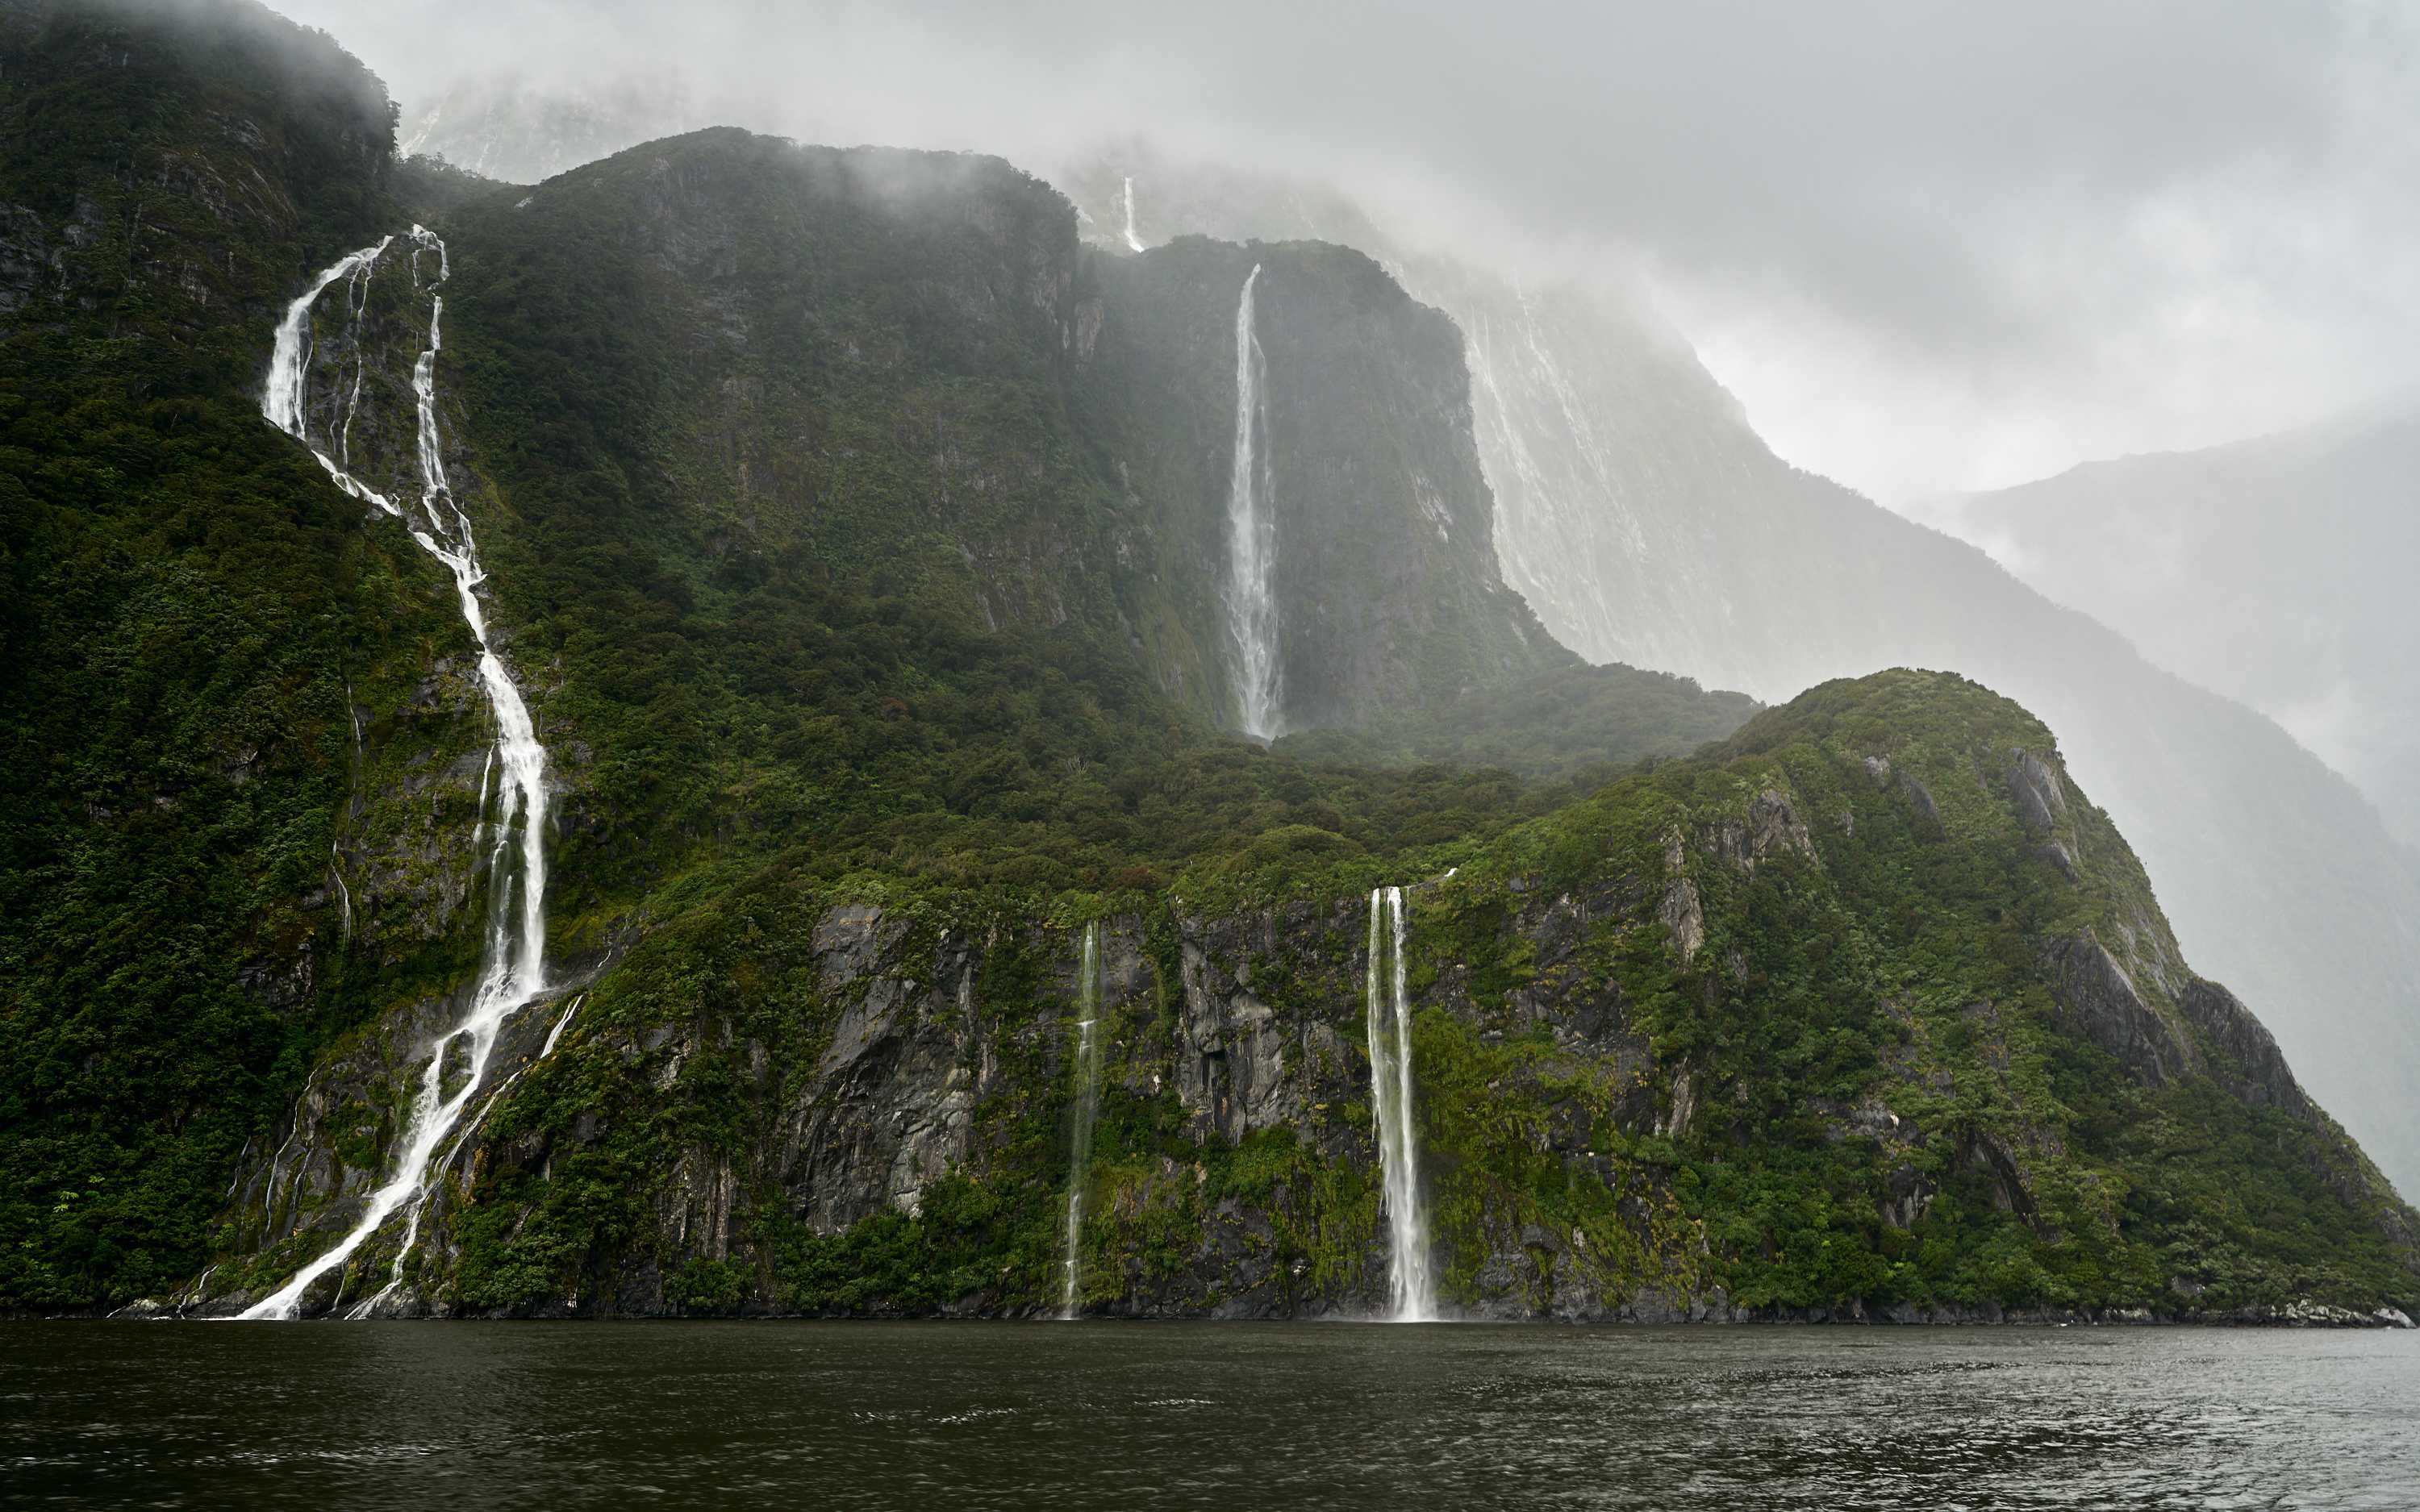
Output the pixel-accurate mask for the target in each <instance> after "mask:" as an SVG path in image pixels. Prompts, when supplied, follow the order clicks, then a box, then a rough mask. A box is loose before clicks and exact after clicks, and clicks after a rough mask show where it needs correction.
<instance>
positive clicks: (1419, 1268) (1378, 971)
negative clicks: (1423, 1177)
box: [1366, 887, 1436, 1323]
mask: <svg viewBox="0 0 2420 1512" xmlns="http://www.w3.org/2000/svg"><path fill="white" fill-rule="evenodd" d="M1390 958H1391V964H1392V966H1393V980H1392V985H1391V988H1390V987H1389V985H1388V980H1387V979H1388V970H1387V968H1388V965H1389V964H1390ZM1404 976H1405V972H1404V889H1403V888H1401V887H1373V888H1372V889H1371V892H1370V967H1369V975H1368V979H1367V982H1368V988H1367V994H1366V996H1367V1010H1368V1034H1369V1039H1370V1101H1371V1104H1372V1107H1373V1110H1374V1112H1375V1114H1376V1118H1377V1124H1378V1170H1379V1176H1380V1179H1381V1189H1382V1192H1383V1201H1384V1205H1385V1208H1386V1213H1387V1232H1388V1241H1389V1243H1388V1259H1387V1282H1388V1291H1389V1293H1390V1294H1391V1296H1392V1300H1393V1303H1394V1309H1395V1310H1394V1319H1395V1321H1397V1322H1399V1323H1427V1322H1434V1321H1435V1320H1436V1282H1435V1276H1434V1275H1433V1274H1432V1273H1431V1269H1430V1264H1429V1230H1428V1222H1427V1220H1426V1218H1425V1217H1424V1216H1423V1215H1422V1214H1421V1212H1420V1170H1419V1146H1418V1144H1417V1142H1416V1141H1415V1140H1414V1139H1413V1137H1412V1006H1411V997H1410V994H1409V991H1408V989H1407V987H1406V985H1405V982H1404Z"/></svg>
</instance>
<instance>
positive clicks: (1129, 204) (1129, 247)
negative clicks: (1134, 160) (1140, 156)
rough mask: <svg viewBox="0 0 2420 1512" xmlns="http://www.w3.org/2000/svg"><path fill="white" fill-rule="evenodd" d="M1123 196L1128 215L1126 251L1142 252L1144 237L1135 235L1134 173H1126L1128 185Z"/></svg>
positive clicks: (1126, 214)
mask: <svg viewBox="0 0 2420 1512" xmlns="http://www.w3.org/2000/svg"><path fill="white" fill-rule="evenodd" d="M1122 197H1123V198H1124V199H1125V217H1126V225H1125V231H1126V251H1128V252H1140V251H1142V238H1140V237H1139V236H1137V235H1135V224H1134V175H1132V174H1128V175H1126V187H1125V195H1124V196H1122Z"/></svg>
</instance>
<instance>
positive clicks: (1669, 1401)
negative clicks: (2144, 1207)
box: [0, 1323, 2420, 1512]
mask: <svg viewBox="0 0 2420 1512" xmlns="http://www.w3.org/2000/svg"><path fill="white" fill-rule="evenodd" d="M0 1505H7V1506H21V1505H22V1506H41V1505H50V1506H112V1507H116V1506H162V1507H182V1506H249V1507H258V1508H279V1507H307V1508H313V1509H326V1508H334V1507H411V1508H415V1509H423V1512H426V1509H430V1508H439V1507H446V1508H453V1507H464V1508H469V1507H481V1508H485V1507H575V1506H578V1507H588V1506H650V1505H654V1506H689V1505H720V1506H756V1505H762V1506H800V1507H903V1506H904V1507H913V1508H917V1509H919V1512H940V1509H945V1508H955V1507H1029V1506H1058V1507H1118V1508H1129V1507H1217V1508H1219V1509H1221V1512H1236V1509H1242V1508H1259V1507H1294V1506H1341V1507H1364V1506H1367V1507H1386V1508H1388V1509H1393V1512H1400V1509H1402V1508H1405V1507H1415V1506H1420V1507H1425V1506H1453V1507H1477V1506H1487V1507H1496V1506H1524V1507H1526V1506H1581V1507H1620V1508H1654V1509H1657V1512H1687V1509H1696V1508H1720V1509H1722V1512H1756V1509H1763V1508H1791V1509H1816V1508H1821V1509H1823V1512H1835V1509H1854V1508H1867V1507H1872V1508H1892V1509H1895V1512H1896V1509H1900V1508H1962V1507H2095V1508H2103V1507H2106V1508H2146V1507H2161V1508H2168V1507H2175V1508H2232V1507H2395V1508H2412V1507H2420V1335H2412V1334H2324V1333H2279V1332H2234V1331H2202V1330H2148V1329H2141V1330H2137V1329H2128V1330H2118V1329H2064V1330H2062V1329H2017V1328H2003V1329H1938V1330H1916V1329H1910V1330H1906V1331H1887V1330H1879V1329H1782V1328H1675V1329H1649V1328H1623V1329H1605V1330H1590V1329H1574V1328H1553V1327H1529V1328H1525V1327H1488V1326H1476V1325H1440V1326H1429V1327H1380V1326H1373V1325H1353V1324H1334V1323H1330V1324H1303V1325H1278V1324H1224V1325H1221V1324H1202V1325H1187V1324H1112V1323H1088V1324H1041V1323H1035V1324H1019V1323H976V1324H956V1323H627V1324H621V1323H569V1324H544V1323H537V1324H495V1323H488V1324H480V1323H469V1324H444V1323H423V1324H411V1323H386V1324H356V1325H345V1324H225V1323H216V1324H213V1323H183V1324H166V1323H150V1324H132V1323H127V1324H102V1323H47V1324H46V1323H26V1324H16V1325H5V1326H0Z"/></svg>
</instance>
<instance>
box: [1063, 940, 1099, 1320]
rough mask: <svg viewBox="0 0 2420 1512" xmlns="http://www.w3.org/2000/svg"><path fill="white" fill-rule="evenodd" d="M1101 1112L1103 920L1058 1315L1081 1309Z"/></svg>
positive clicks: (1082, 1038) (1083, 986) (1091, 950)
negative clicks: (1087, 1195)
mask: <svg viewBox="0 0 2420 1512" xmlns="http://www.w3.org/2000/svg"><path fill="white" fill-rule="evenodd" d="M1100 1112H1101V922H1100V920H1099V919H1094V920H1093V921H1092V922H1091V923H1089V924H1086V925H1085V926H1084V964H1083V967H1082V974H1081V975H1080V976H1078V978H1077V980H1076V1129H1075V1135H1074V1137H1073V1139H1071V1140H1070V1141H1069V1145H1068V1151H1067V1233H1066V1240H1065V1243H1064V1251H1065V1256H1066V1258H1065V1262H1064V1264H1063V1267H1062V1270H1061V1276H1060V1288H1059V1316H1060V1317H1062V1318H1068V1319H1072V1318H1075V1317H1076V1316H1078V1313H1079V1312H1081V1310H1082V1302H1081V1298H1082V1286H1081V1282H1082V1280H1083V1274H1082V1271H1083V1267H1082V1264H1081V1257H1082V1255H1083V1242H1084V1188H1085V1186H1086V1184H1087V1181H1088V1179H1089V1175H1090V1172H1091V1168H1092V1165H1093V1124H1094V1120H1096V1119H1098V1118H1099V1117H1100Z"/></svg>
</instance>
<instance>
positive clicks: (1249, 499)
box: [1227, 263, 1283, 740]
mask: <svg viewBox="0 0 2420 1512" xmlns="http://www.w3.org/2000/svg"><path fill="white" fill-rule="evenodd" d="M1260 281H1261V270H1260V265H1259V264H1257V263H1255V264H1254V265H1253V267H1252V271H1251V276H1249V277H1248V278H1246V279H1245V280H1244V294H1243V298H1242V299H1241V300H1240V301H1237V302H1236V305H1235V445H1234V455H1233V459H1232V465H1231V467H1230V470H1229V472H1228V475H1227V558H1228V561H1227V566H1228V573H1227V636H1228V640H1230V641H1232V642H1233V647H1232V649H1233V652H1234V662H1235V702H1236V705H1237V710H1236V712H1237V715H1238V717H1239V720H1240V722H1241V723H1242V725H1243V729H1244V733H1246V734H1248V735H1249V736H1251V737H1252V738H1253V739H1255V740H1275V739H1276V738H1277V737H1278V733H1279V723H1280V718H1279V712H1278V705H1279V702H1280V698H1281V697H1282V695H1283V689H1282V687H1281V686H1280V669H1279V666H1278V600H1277V588H1276V584H1275V583H1274V582H1273V581H1272V576H1273V573H1274V571H1275V568H1276V566H1277V553H1278V542H1277V520H1276V518H1275V517H1273V516H1272V515H1271V514H1270V512H1269V500H1268V494H1269V478H1268V473H1269V465H1268V456H1267V450H1268V448H1267V440H1268V400H1267V398H1266V396H1265V395H1264V393H1263V392H1262V390H1263V388H1264V379H1265V378H1266V377H1267V367H1268V363H1267V359H1266V358H1264V356H1263V355H1262V353H1261V338H1260V334H1259V330H1258V326H1257V323H1256V322H1255V320H1254V318H1253V301H1252V292H1253V290H1254V288H1255V287H1256V286H1257V285H1259V284H1260Z"/></svg>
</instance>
